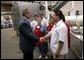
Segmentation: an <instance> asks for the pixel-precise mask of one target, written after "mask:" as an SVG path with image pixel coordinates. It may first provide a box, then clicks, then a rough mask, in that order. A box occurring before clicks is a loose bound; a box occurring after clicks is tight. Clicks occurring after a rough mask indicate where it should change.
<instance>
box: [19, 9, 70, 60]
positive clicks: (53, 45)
mask: <svg viewBox="0 0 84 60" xmlns="http://www.w3.org/2000/svg"><path fill="white" fill-rule="evenodd" d="M22 14H23V18H21V20H20V21H19V23H18V25H19V27H18V29H19V39H20V49H21V50H22V52H23V58H24V59H27V58H31V59H33V50H34V48H35V46H37V47H38V48H39V51H40V53H41V56H39V57H38V58H39V59H46V58H47V52H48V51H49V48H50V49H51V52H52V54H53V59H65V58H66V54H67V53H68V49H69V48H70V29H69V26H68V24H66V22H65V17H64V15H63V13H62V11H61V10H56V9H55V10H53V11H51V14H50V19H49V20H47V19H45V18H44V15H43V14H38V15H35V16H34V20H33V21H31V19H30V18H31V16H32V15H31V11H30V10H29V9H28V8H27V9H25V10H23V11H22ZM47 40H49V44H50V47H49V48H48V41H47Z"/></svg>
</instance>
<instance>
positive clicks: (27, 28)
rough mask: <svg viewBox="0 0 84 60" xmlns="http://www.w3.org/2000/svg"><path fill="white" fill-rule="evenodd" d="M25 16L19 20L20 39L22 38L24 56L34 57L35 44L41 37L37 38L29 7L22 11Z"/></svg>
mask: <svg viewBox="0 0 84 60" xmlns="http://www.w3.org/2000/svg"><path fill="white" fill-rule="evenodd" d="M22 14H23V18H22V19H21V20H20V21H19V23H18V25H19V27H18V29H19V39H20V48H21V50H22V52H23V58H24V59H25V58H27V59H28V58H31V59H32V58H33V50H34V48H35V44H36V43H38V41H39V38H37V37H36V36H35V35H34V33H33V30H32V28H31V25H30V21H31V19H30V17H31V13H30V10H29V9H25V10H23V11H22Z"/></svg>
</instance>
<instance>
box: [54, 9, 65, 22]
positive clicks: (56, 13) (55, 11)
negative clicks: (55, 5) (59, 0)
mask: <svg viewBox="0 0 84 60" xmlns="http://www.w3.org/2000/svg"><path fill="white" fill-rule="evenodd" d="M53 11H54V13H55V15H56V16H59V18H60V19H62V20H63V22H65V16H64V15H63V13H62V11H61V10H57V9H54V10H53Z"/></svg>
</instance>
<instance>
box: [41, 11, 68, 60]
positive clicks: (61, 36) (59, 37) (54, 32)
mask: <svg viewBox="0 0 84 60" xmlns="http://www.w3.org/2000/svg"><path fill="white" fill-rule="evenodd" d="M50 18H52V20H53V22H54V26H53V28H52V29H51V31H50V32H49V33H48V34H47V35H45V36H44V37H41V38H40V41H41V42H43V43H44V42H45V40H46V38H48V37H51V39H50V48H51V51H52V53H53V58H54V59H64V58H65V55H66V54H67V53H68V40H67V38H68V37H67V33H68V30H67V26H66V25H65V23H64V15H63V13H62V12H61V10H56V9H55V10H53V11H52V13H51V15H50Z"/></svg>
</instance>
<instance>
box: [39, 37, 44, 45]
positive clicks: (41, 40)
mask: <svg viewBox="0 0 84 60" xmlns="http://www.w3.org/2000/svg"><path fill="white" fill-rule="evenodd" d="M39 42H40V44H41V45H42V44H43V43H44V42H45V38H44V37H41V38H40V41H39Z"/></svg>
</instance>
